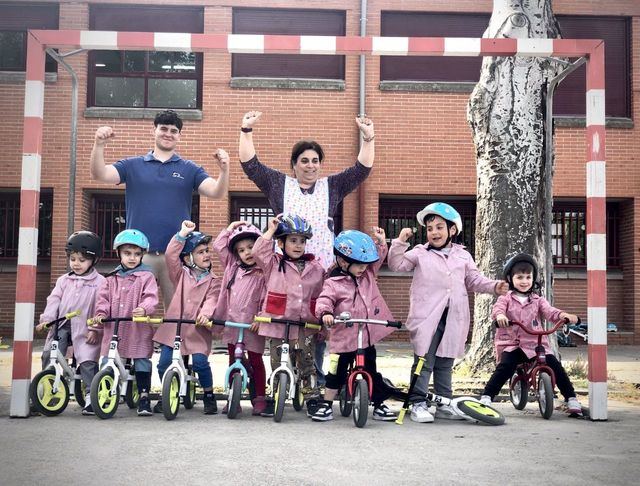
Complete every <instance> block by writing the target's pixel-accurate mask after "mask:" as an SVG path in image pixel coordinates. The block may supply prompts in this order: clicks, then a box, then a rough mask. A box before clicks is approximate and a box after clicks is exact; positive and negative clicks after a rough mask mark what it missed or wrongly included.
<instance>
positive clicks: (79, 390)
mask: <svg viewBox="0 0 640 486" xmlns="http://www.w3.org/2000/svg"><path fill="white" fill-rule="evenodd" d="M86 395H87V386H86V385H85V384H84V381H82V380H81V379H80V378H76V379H74V380H73V396H74V397H75V399H76V403H77V404H78V405H80V408H84V407H85V406H86V405H87V401H86V400H85V399H84V397H85V396H86Z"/></svg>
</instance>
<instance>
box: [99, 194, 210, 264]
mask: <svg viewBox="0 0 640 486" xmlns="http://www.w3.org/2000/svg"><path fill="white" fill-rule="evenodd" d="M126 215H127V211H126V205H125V195H124V191H122V192H121V193H118V194H93V195H92V197H91V210H90V217H91V231H93V232H94V233H96V234H97V235H100V237H101V238H102V258H103V259H105V260H117V259H118V254H117V253H116V252H115V251H114V250H113V239H114V238H115V237H116V235H117V234H118V233H120V231H122V230H124V229H125V228H126V227H127V221H126ZM191 219H192V221H193V222H194V223H196V227H197V226H198V224H199V221H200V196H198V195H197V194H194V196H193V202H192V206H191Z"/></svg>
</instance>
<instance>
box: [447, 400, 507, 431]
mask: <svg viewBox="0 0 640 486" xmlns="http://www.w3.org/2000/svg"><path fill="white" fill-rule="evenodd" d="M456 406H457V407H458V409H459V410H460V411H461V412H462V413H463V414H465V415H467V416H468V417H471V418H472V419H473V420H475V421H477V422H482V423H483V424H487V425H502V424H504V415H502V414H501V413H500V412H499V411H498V410H496V409H495V408H493V407H490V406H489V405H485V404H484V403H481V402H479V401H478V400H473V399H471V398H469V399H466V400H459V401H457V403H456Z"/></svg>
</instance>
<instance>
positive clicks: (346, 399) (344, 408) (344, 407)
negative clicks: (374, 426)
mask: <svg viewBox="0 0 640 486" xmlns="http://www.w3.org/2000/svg"><path fill="white" fill-rule="evenodd" d="M348 388H349V387H348V386H347V385H343V386H342V388H340V393H339V394H338V400H340V402H339V403H340V415H342V416H343V417H348V416H349V415H351V409H352V408H353V403H351V397H350V396H349V389H348Z"/></svg>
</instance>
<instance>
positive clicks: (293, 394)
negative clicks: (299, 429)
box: [254, 316, 322, 422]
mask: <svg viewBox="0 0 640 486" xmlns="http://www.w3.org/2000/svg"><path fill="white" fill-rule="evenodd" d="M254 321H255V322H273V323H276V324H283V325H284V326H286V327H285V329H286V330H285V334H284V338H282V352H281V353H280V365H279V366H278V367H277V368H276V369H275V370H273V371H272V372H271V376H270V377H269V381H270V382H271V383H272V385H273V386H272V393H273V399H274V402H275V411H274V414H273V420H274V421H276V422H281V421H282V416H283V415H284V405H285V402H286V400H287V398H291V399H292V400H293V408H294V409H295V410H297V411H299V410H302V407H303V405H304V395H303V393H302V376H301V374H300V372H299V370H298V368H297V367H296V366H295V365H294V361H292V359H291V355H290V353H289V329H290V328H291V326H298V327H301V328H306V329H318V330H319V329H321V328H322V326H321V325H320V324H313V323H310V322H301V321H290V320H288V319H276V318H272V317H260V316H256V317H254ZM301 337H302V338H303V339H304V336H298V339H300V338H301ZM294 360H295V358H294Z"/></svg>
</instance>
